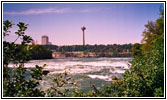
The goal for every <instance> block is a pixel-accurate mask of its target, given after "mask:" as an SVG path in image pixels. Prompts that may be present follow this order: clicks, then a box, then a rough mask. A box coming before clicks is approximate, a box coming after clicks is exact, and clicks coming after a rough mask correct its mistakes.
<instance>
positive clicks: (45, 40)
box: [41, 35, 49, 45]
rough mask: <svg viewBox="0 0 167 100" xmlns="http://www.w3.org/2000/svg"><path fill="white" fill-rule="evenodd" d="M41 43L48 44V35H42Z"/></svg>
mask: <svg viewBox="0 0 167 100" xmlns="http://www.w3.org/2000/svg"><path fill="white" fill-rule="evenodd" d="M41 44H42V45H48V44H49V38H48V36H46V35H44V36H42V41H41Z"/></svg>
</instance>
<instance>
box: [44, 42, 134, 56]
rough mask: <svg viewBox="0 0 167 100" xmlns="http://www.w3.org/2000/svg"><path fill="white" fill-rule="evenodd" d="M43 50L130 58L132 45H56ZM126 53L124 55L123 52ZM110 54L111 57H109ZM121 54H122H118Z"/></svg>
mask: <svg viewBox="0 0 167 100" xmlns="http://www.w3.org/2000/svg"><path fill="white" fill-rule="evenodd" d="M43 46H44V47H45V48H48V49H51V50H56V51H57V52H62V53H63V54H65V53H66V52H75V51H76V52H84V53H85V54H86V53H88V52H94V53H96V54H97V56H96V57H112V56H114V57H130V56H131V53H130V52H131V48H132V44H123V45H119V44H118V45H117V44H113V45H85V46H83V45H72V46H56V45H43ZM124 51H126V53H125V52H124ZM127 51H129V52H127ZM111 53H112V54H113V55H111ZM120 53H122V54H120Z"/></svg>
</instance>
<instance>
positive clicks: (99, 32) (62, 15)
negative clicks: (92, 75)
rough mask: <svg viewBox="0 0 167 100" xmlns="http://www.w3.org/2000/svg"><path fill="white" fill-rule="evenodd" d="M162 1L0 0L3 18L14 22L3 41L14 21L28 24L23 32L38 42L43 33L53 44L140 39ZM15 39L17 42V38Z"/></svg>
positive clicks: (131, 41)
mask: <svg viewBox="0 0 167 100" xmlns="http://www.w3.org/2000/svg"><path fill="white" fill-rule="evenodd" d="M160 6H162V7H163V6H164V5H163V3H3V21H4V20H10V21H12V22H13V23H14V24H15V26H13V27H12V29H11V34H10V36H8V37H5V38H4V40H6V41H10V42H12V41H14V40H15V39H16V36H15V35H14V32H15V31H16V30H17V29H18V28H17V26H16V24H18V23H19V22H24V23H26V24H28V29H27V30H26V34H27V35H29V36H31V37H32V38H33V39H34V40H37V42H38V44H41V37H42V36H43V35H47V36H48V37H49V42H52V44H54V45H81V44H82V31H81V27H82V26H85V27H86V30H85V44H89V45H94V44H104V45H107V44H128V43H132V44H133V43H140V41H141V39H142V32H143V31H144V29H145V27H144V25H145V24H147V23H148V21H155V20H156V19H157V18H159V17H160V14H159V8H160ZM18 42H20V41H19V40H18Z"/></svg>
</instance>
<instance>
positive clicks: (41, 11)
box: [4, 8, 69, 15]
mask: <svg viewBox="0 0 167 100" xmlns="http://www.w3.org/2000/svg"><path fill="white" fill-rule="evenodd" d="M68 10H69V9H68V8H62V9H58V8H45V9H30V10H25V11H21V12H15V11H13V12H4V14H6V15H38V14H46V13H57V14H60V13H66V12H68Z"/></svg>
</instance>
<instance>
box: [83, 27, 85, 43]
mask: <svg viewBox="0 0 167 100" xmlns="http://www.w3.org/2000/svg"><path fill="white" fill-rule="evenodd" d="M83 45H85V32H84V30H83Z"/></svg>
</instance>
